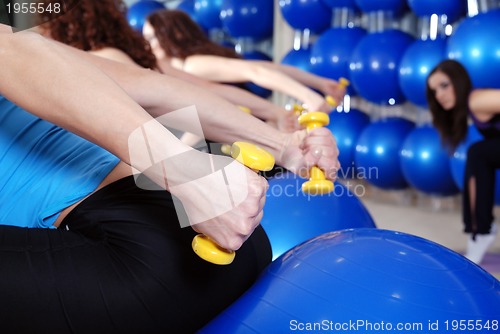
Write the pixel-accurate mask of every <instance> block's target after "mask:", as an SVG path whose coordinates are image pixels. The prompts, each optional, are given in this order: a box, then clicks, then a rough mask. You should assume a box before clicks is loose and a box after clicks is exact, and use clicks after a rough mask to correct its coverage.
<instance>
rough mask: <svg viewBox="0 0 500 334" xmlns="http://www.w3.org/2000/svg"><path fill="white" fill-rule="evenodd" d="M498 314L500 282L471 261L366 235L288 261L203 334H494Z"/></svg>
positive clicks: (330, 242)
mask: <svg viewBox="0 0 500 334" xmlns="http://www.w3.org/2000/svg"><path fill="white" fill-rule="evenodd" d="M499 309H500V282H499V281H498V280H497V279H496V278H494V277H493V276H492V275H490V274H489V273H487V272H486V271H484V270H483V269H482V268H480V267H479V266H476V265H475V264H473V263H472V262H470V261H469V260H467V259H466V258H465V257H463V256H461V255H459V254H457V253H455V252H453V251H451V250H449V249H447V248H445V247H443V246H441V245H439V244H436V243H433V242H431V241H428V240H425V239H422V238H420V237H416V236H412V235H409V234H404V233H399V232H393V231H387V230H381V229H363V228H359V229H350V230H343V231H338V232H330V233H326V234H323V235H321V236H318V237H316V238H313V239H311V240H309V241H307V242H305V243H303V244H301V245H299V246H297V247H294V248H293V249H292V250H290V251H288V252H286V253H284V254H283V255H282V256H281V257H279V258H278V259H277V260H275V261H274V262H273V263H272V264H271V265H270V266H269V267H268V268H267V269H266V270H265V272H264V273H263V274H262V275H261V277H260V279H259V280H258V281H257V282H256V283H255V284H254V285H253V286H252V287H251V288H250V289H249V290H248V291H247V292H246V293H245V294H244V295H243V296H242V297H241V298H240V299H239V300H237V301H236V302H235V303H233V304H232V305H231V306H230V307H229V308H227V309H226V310H225V311H224V312H223V313H221V314H220V315H219V316H218V317H217V318H215V319H214V320H213V321H212V322H210V323H209V324H208V325H207V326H205V327H204V328H203V329H202V330H201V331H200V333H205V334H209V333H221V332H224V333H239V334H247V333H248V334H250V333H252V334H255V333H262V334H264V333H289V332H296V331H297V332H299V331H304V332H311V333H312V332H314V333H319V332H322V331H324V332H332V333H343V332H346V333H347V332H353V333H379V332H387V333H389V332H407V333H450V332H454V331H459V329H460V326H465V325H464V323H465V322H463V321H462V322H461V320H462V319H468V321H467V323H471V324H472V326H474V330H473V331H474V332H476V331H477V332H481V333H490V332H498V328H499V326H500V324H499V320H498V310H499ZM478 324H479V325H478ZM476 326H477V327H476ZM462 328H463V327H462ZM469 328H472V327H469ZM493 328H494V330H493V331H491V329H493ZM476 329H477V330H476ZM471 332H472V330H471Z"/></svg>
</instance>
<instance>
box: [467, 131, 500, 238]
mask: <svg viewBox="0 0 500 334" xmlns="http://www.w3.org/2000/svg"><path fill="white" fill-rule="evenodd" d="M498 168H500V138H494V139H485V140H482V141H479V142H476V143H474V144H472V145H471V146H470V147H469V149H468V151H467V163H466V166H465V174H464V193H463V205H462V208H463V219H464V224H465V229H464V231H465V232H466V233H473V235H476V234H488V233H490V229H491V224H492V222H493V219H494V217H493V206H494V204H495V174H496V169H498ZM471 178H474V179H475V183H476V199H475V201H474V203H475V210H473V209H472V208H471V203H470V198H471V196H470V189H469V188H470V187H469V182H470V179H471Z"/></svg>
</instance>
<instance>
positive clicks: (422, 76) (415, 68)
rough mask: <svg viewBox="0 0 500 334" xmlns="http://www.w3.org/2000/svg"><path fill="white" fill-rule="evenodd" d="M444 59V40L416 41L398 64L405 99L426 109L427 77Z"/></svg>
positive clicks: (400, 83)
mask: <svg viewBox="0 0 500 334" xmlns="http://www.w3.org/2000/svg"><path fill="white" fill-rule="evenodd" d="M444 59H446V40H445V39H436V40H425V41H423V40H416V41H414V42H413V43H412V44H411V45H410V46H408V48H407V49H406V51H405V53H404V54H403V58H402V59H401V63H400V64H399V78H398V79H399V85H400V87H401V90H402V91H403V94H404V96H405V97H406V99H407V100H408V101H410V102H412V103H414V104H416V105H418V106H421V107H424V108H426V107H427V97H426V87H427V76H428V75H429V73H430V71H432V69H433V68H434V67H435V66H436V65H437V64H438V63H439V62H441V61H442V60H444Z"/></svg>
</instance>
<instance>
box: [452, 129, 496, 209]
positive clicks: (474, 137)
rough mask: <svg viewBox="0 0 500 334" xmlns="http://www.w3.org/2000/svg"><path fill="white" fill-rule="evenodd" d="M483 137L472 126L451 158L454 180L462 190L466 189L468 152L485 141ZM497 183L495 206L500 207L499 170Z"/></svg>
mask: <svg viewBox="0 0 500 334" xmlns="http://www.w3.org/2000/svg"><path fill="white" fill-rule="evenodd" d="M483 139H484V137H483V135H482V134H481V133H480V132H479V131H478V130H477V128H476V127H475V126H474V125H470V126H469V129H468V131H467V136H466V137H465V139H464V140H463V141H462V142H461V143H460V144H459V145H458V146H457V148H456V149H455V151H454V152H453V155H452V156H451V157H450V168H451V174H452V177H453V180H454V181H455V184H456V185H457V187H458V188H459V189H460V190H463V189H464V173H465V163H466V161H467V150H468V149H469V147H470V146H471V145H472V144H474V143H475V142H477V141H480V140H483ZM495 177H496V181H495V204H496V205H500V170H497V172H496V174H495Z"/></svg>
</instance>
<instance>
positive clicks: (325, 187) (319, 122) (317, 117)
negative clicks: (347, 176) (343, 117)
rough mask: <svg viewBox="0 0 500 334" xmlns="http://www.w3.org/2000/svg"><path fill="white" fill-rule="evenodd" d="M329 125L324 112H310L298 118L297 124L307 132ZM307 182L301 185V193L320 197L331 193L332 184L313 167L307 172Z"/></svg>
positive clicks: (317, 168) (320, 171)
mask: <svg viewBox="0 0 500 334" xmlns="http://www.w3.org/2000/svg"><path fill="white" fill-rule="evenodd" d="M328 123H330V117H328V115H327V114H326V113H324V112H320V111H312V112H308V113H306V114H302V115H301V116H300V117H299V124H300V125H302V126H305V127H306V129H307V131H311V130H312V129H315V128H319V127H323V126H325V125H328ZM309 174H310V178H309V181H307V182H304V183H303V184H302V191H303V192H305V193H308V194H311V195H322V194H327V193H330V192H332V191H333V182H332V181H330V180H327V179H326V178H325V173H323V171H322V170H321V169H320V168H319V167H317V166H313V167H312V168H311V170H310V172H309Z"/></svg>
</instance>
